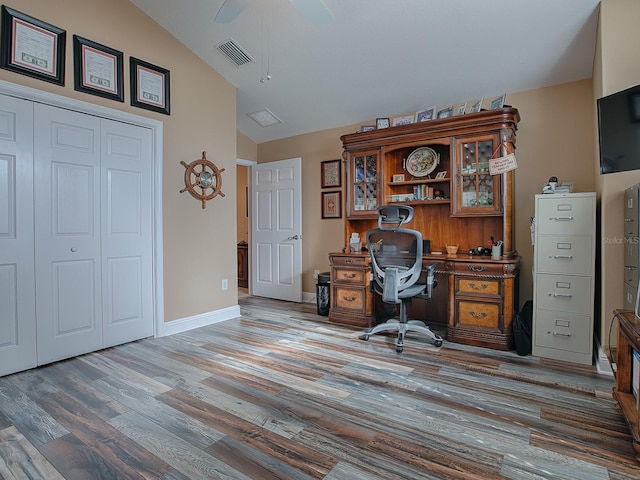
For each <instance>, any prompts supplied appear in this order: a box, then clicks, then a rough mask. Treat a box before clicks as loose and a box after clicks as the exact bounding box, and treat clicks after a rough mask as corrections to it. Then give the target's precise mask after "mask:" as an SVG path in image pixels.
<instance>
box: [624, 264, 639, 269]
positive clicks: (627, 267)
mask: <svg viewBox="0 0 640 480" xmlns="http://www.w3.org/2000/svg"><path fill="white" fill-rule="evenodd" d="M624 269H625V270H637V269H638V267H629V266H626V265H625V267H624Z"/></svg>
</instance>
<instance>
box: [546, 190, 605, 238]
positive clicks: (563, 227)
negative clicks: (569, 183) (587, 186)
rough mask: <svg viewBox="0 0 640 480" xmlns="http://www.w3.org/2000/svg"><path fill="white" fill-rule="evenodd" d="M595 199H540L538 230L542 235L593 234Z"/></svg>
mask: <svg viewBox="0 0 640 480" xmlns="http://www.w3.org/2000/svg"><path fill="white" fill-rule="evenodd" d="M594 198H595V197H591V196H589V197H555V196H553V197H551V196H550V197H548V198H539V199H538V212H537V213H536V228H537V229H539V233H540V235H548V234H559V235H562V234H565V233H572V234H583V233H587V234H590V233H592V232H593V223H594V222H593V219H594V215H595V211H594V208H595V206H594Z"/></svg>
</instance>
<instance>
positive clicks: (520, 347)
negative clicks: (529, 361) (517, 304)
mask: <svg viewBox="0 0 640 480" xmlns="http://www.w3.org/2000/svg"><path fill="white" fill-rule="evenodd" d="M532 327H533V300H527V301H526V302H524V305H523V306H522V310H520V311H519V312H518V314H517V315H516V317H515V318H514V319H513V339H514V340H515V343H516V352H518V355H529V354H530V353H531V330H532Z"/></svg>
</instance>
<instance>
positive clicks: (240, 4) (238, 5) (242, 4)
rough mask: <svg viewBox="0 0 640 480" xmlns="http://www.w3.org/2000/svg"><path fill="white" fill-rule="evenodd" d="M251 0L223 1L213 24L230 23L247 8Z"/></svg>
mask: <svg viewBox="0 0 640 480" xmlns="http://www.w3.org/2000/svg"><path fill="white" fill-rule="evenodd" d="M250 2H251V0H225V1H224V3H223V4H222V6H221V7H220V10H218V14H217V15H216V18H215V20H214V21H215V23H230V22H232V21H233V20H234V19H235V18H236V17H237V16H238V15H240V13H241V12H242V11H243V10H244V9H245V8H247V5H249V3H250Z"/></svg>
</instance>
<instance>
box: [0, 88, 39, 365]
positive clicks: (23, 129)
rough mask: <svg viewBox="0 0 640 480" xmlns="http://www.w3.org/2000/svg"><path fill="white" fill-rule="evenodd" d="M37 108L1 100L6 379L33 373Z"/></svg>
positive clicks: (1, 301) (0, 321)
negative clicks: (34, 154)
mask: <svg viewBox="0 0 640 480" xmlns="http://www.w3.org/2000/svg"><path fill="white" fill-rule="evenodd" d="M32 122H33V104H32V103H31V102H29V101H26V100H20V99H16V98H13V97H8V96H5V95H1V96H0V376H1V375H6V374H8V373H12V372H16V371H18V370H26V369H29V368H33V367H35V366H36V364H37V357H36V313H35V273H34V261H33V180H32V178H33V177H32V176H33V123H32Z"/></svg>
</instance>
